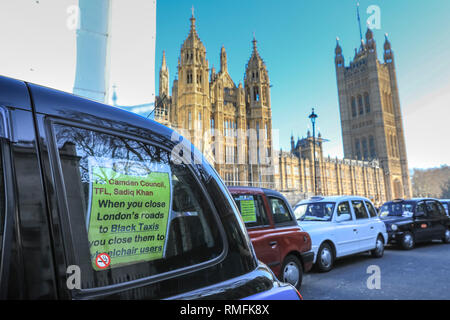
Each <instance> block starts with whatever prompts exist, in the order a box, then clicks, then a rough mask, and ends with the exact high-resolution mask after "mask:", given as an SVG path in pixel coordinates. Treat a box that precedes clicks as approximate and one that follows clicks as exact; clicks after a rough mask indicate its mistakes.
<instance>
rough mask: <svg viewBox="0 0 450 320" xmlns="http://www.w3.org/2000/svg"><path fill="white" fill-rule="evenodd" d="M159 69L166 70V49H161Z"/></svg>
mask: <svg viewBox="0 0 450 320" xmlns="http://www.w3.org/2000/svg"><path fill="white" fill-rule="evenodd" d="M161 71H167V63H166V51H165V50H163V57H162V64H161Z"/></svg>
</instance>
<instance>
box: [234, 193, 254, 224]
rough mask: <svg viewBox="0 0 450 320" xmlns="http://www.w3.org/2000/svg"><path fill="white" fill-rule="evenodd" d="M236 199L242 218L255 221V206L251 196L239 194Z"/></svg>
mask: <svg viewBox="0 0 450 320" xmlns="http://www.w3.org/2000/svg"><path fill="white" fill-rule="evenodd" d="M236 201H239V207H240V210H241V215H242V220H244V222H256V208H255V200H254V199H253V196H250V195H245V196H244V195H242V196H239V198H237V199H236Z"/></svg>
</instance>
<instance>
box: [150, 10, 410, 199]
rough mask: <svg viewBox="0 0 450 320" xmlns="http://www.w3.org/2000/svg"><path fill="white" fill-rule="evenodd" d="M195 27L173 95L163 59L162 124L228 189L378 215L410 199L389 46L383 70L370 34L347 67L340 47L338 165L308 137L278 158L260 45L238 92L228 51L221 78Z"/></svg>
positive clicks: (158, 110) (337, 52) (157, 109)
mask: <svg viewBox="0 0 450 320" xmlns="http://www.w3.org/2000/svg"><path fill="white" fill-rule="evenodd" d="M190 22H191V24H190V30H189V34H188V36H187V38H186V40H185V41H184V43H183V45H182V46H181V52H180V55H179V59H178V67H177V69H178V70H177V71H178V73H177V78H176V79H175V80H174V81H173V84H172V90H171V92H172V95H170V94H169V70H168V67H167V63H166V58H165V54H163V60H162V65H161V69H160V73H159V94H158V96H157V98H156V107H155V120H156V121H158V122H160V123H162V124H164V125H166V126H169V127H171V128H173V129H174V130H176V131H178V132H180V133H181V134H182V135H183V136H185V137H187V138H188V139H189V140H190V141H191V142H192V143H193V144H194V145H195V146H196V147H197V148H198V149H199V150H200V151H201V152H202V153H203V154H204V155H205V157H206V158H207V159H208V160H209V161H210V163H211V164H213V165H214V167H215V169H216V170H217V172H218V173H219V174H220V175H221V177H222V178H223V179H224V181H225V183H226V184H227V185H249V186H257V187H268V188H273V189H276V190H278V191H281V192H283V193H285V194H286V193H295V194H301V195H303V196H305V197H306V196H309V195H312V194H314V192H316V193H317V194H321V195H360V196H365V197H368V198H370V199H371V200H372V201H374V203H375V204H377V205H379V204H380V203H382V202H384V201H387V200H390V199H394V198H401V197H411V195H412V192H411V182H410V177H409V172H408V163H407V156H406V147H405V138H404V130H403V124H402V116H401V109H400V100H399V93H398V88H397V79H396V70H395V64H394V54H393V51H392V49H391V44H390V42H389V40H388V39H387V37H386V40H385V43H384V48H383V49H384V63H381V62H380V61H379V60H378V58H377V46H376V43H375V40H374V38H373V33H372V31H371V30H370V29H368V30H367V32H366V35H365V40H363V39H362V40H361V44H360V46H359V48H358V49H356V50H355V56H354V58H353V60H352V61H350V64H349V65H348V66H347V65H346V64H345V61H344V56H343V54H342V48H341V47H340V45H339V41H337V44H336V49H335V66H336V78H337V88H338V97H339V108H340V119H341V127H342V136H343V146H344V159H337V158H330V157H324V156H323V150H322V144H323V142H324V141H326V140H325V139H323V138H322V137H321V135H320V133H319V135H318V136H317V137H314V138H313V137H312V136H311V134H310V132H308V133H307V136H306V137H305V138H302V139H298V140H297V141H295V140H294V138H293V137H291V150H289V151H282V150H273V137H272V108H271V100H270V87H271V86H270V81H269V75H268V70H267V68H266V65H265V63H264V61H263V59H262V58H261V56H260V55H259V53H258V49H257V42H256V40H255V39H253V48H252V52H251V56H250V59H249V60H248V62H247V65H246V67H245V75H244V83H243V84H242V83H239V84H238V85H237V86H236V84H235V83H234V82H233V80H232V79H231V77H230V75H229V73H228V70H227V53H226V51H225V48H224V47H222V48H221V50H220V69H219V70H216V69H215V68H214V67H212V68H211V69H210V68H209V63H208V60H207V59H206V49H205V46H204V45H203V43H202V41H201V40H200V38H199V35H198V34H197V31H196V25H195V22H196V19H195V17H194V16H193V15H192V17H191V18H190ZM314 143H315V148H314ZM313 150H315V152H316V155H315V157H314V154H313ZM313 159H316V168H315V169H316V170H314V164H313V163H314V160H313ZM314 171H315V172H316V173H315V174H314Z"/></svg>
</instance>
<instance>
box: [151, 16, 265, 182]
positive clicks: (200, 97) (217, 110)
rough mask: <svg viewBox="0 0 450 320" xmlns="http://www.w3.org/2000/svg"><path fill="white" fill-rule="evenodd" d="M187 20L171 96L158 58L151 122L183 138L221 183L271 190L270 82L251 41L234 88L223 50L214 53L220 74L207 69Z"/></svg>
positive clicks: (203, 53)
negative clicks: (241, 79)
mask: <svg viewBox="0 0 450 320" xmlns="http://www.w3.org/2000/svg"><path fill="white" fill-rule="evenodd" d="M190 21H191V26H190V31H189V34H188V37H187V39H186V40H185V41H184V43H183V45H182V47H181V51H180V56H179V59H178V79H175V80H174V82H173V86H172V95H171V96H170V95H169V70H168V67H167V63H166V58H165V54H163V61H162V65H161V69H160V75H159V79H160V80H159V83H160V86H159V95H158V97H157V99H156V108H155V120H156V121H159V122H160V123H162V124H164V125H167V126H169V127H171V128H174V129H175V130H176V131H178V132H179V133H181V134H182V135H183V136H184V137H186V138H188V139H189V140H190V141H191V142H192V143H193V144H194V145H195V146H196V147H197V148H198V149H199V150H200V151H201V152H202V153H203V154H204V155H205V156H206V157H207V159H208V160H209V161H210V162H211V163H213V164H214V166H215V169H216V170H217V172H218V173H219V174H220V175H221V176H222V178H223V179H224V180H225V181H226V182H227V183H229V184H248V185H252V184H253V185H254V184H255V183H257V184H258V185H263V186H266V187H273V176H272V173H271V171H272V170H273V164H272V163H271V159H272V137H271V132H272V113H271V103H270V81H269V75H268V72H267V68H266V65H265V63H264V61H263V60H262V58H261V57H260V55H259V53H258V49H257V46H256V44H257V42H256V40H255V39H253V50H252V53H251V57H250V59H249V61H248V63H247V65H246V68H245V76H244V85H242V83H239V84H238V85H237V86H236V85H235V83H234V82H233V80H232V78H231V76H230V74H229V73H228V66H227V53H226V51H225V48H224V47H222V48H221V50H220V70H219V71H218V72H216V70H215V68H214V67H213V68H211V69H210V68H209V63H208V60H207V59H206V49H205V46H204V45H203V43H202V41H201V40H200V38H199V36H198V34H197V31H196V25H195V21H196V19H195V18H194V16H192V17H191V19H190Z"/></svg>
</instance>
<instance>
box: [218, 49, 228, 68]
mask: <svg viewBox="0 0 450 320" xmlns="http://www.w3.org/2000/svg"><path fill="white" fill-rule="evenodd" d="M227 69H228V68H227V52H226V51H225V47H224V46H223V45H222V48H221V49H220V71H221V72H226V71H227Z"/></svg>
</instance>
